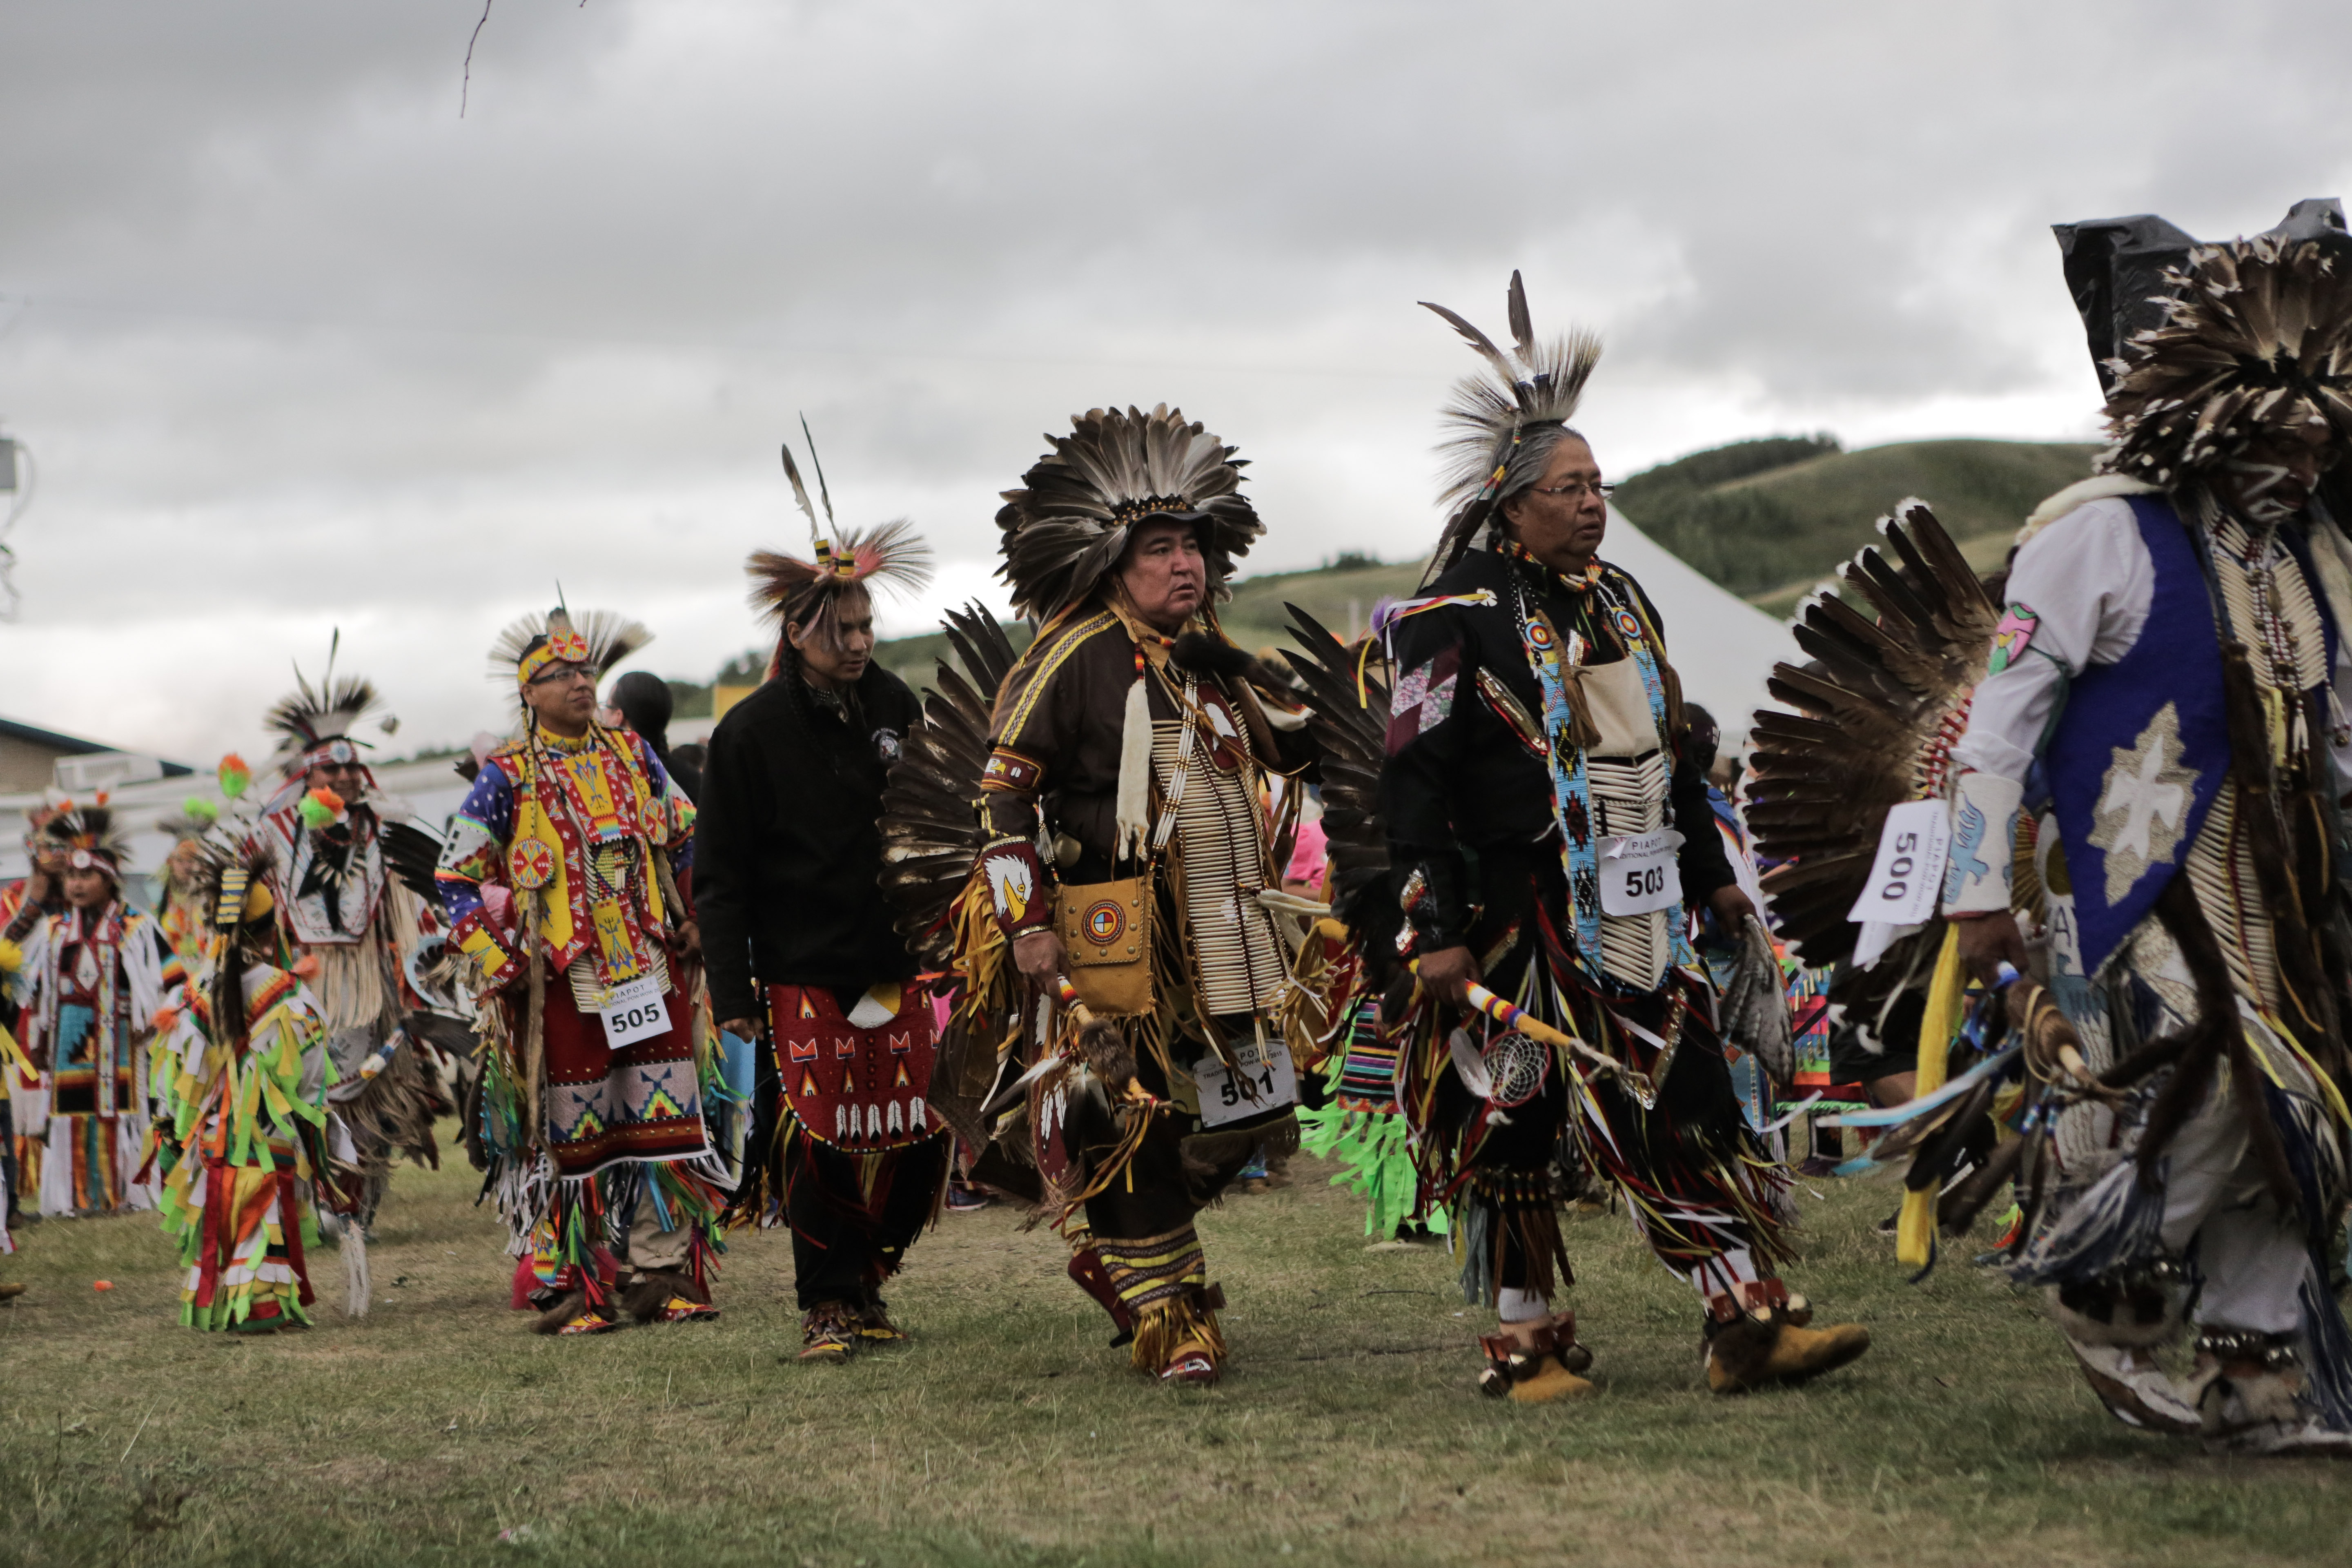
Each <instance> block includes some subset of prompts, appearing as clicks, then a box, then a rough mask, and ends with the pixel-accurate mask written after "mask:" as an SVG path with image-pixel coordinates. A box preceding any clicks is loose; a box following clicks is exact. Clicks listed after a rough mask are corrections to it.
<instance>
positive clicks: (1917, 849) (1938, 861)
mask: <svg viewBox="0 0 2352 1568" xmlns="http://www.w3.org/2000/svg"><path fill="white" fill-rule="evenodd" d="M1951 850H1952V815H1951V808H1950V807H1948V806H1947V805H1945V804H1944V803H1943V802H1942V801H1940V800H1913V801H1906V802H1904V803H1903V804H1902V805H1896V806H1890V807H1888V808H1887V812H1886V826H1885V827H1883V828H1881V829H1880V830H1879V834H1878V855H1877V858H1875V859H1874V861H1872V863H1871V868H1870V880H1869V881H1868V882H1866V883H1864V885H1863V889H1862V896H1861V897H1859V898H1857V899H1855V900H1854V901H1853V909H1852V910H1848V911H1847V912H1846V919H1848V920H1850V921H1878V922H1880V923H1882V924H1885V925H1917V924H1919V923H1921V922H1922V921H1928V920H1932V919H1934V918H1935V914H1936V900H1937V897H1938V896H1939V895H1941V893H1942V892H1943V889H1944V863H1945V862H1946V861H1947V860H1948V859H1949V858H1951Z"/></svg>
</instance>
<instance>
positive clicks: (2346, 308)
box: [2101, 230, 2352, 489]
mask: <svg viewBox="0 0 2352 1568" xmlns="http://www.w3.org/2000/svg"><path fill="white" fill-rule="evenodd" d="M2165 280H2166V282H2167V283H2168V286H2169V287H2170V289H2171V293H2170V295H2169V297H2168V298H2167V299H2165V300H2163V307H2164V319H2163V320H2162V321H2160V322H2158V324H2157V325H2155V326H2152V327H2149V328H2147V329H2145V330H2143V331H2139V332H2137V333H2135V334H2133V335H2132V337H2131V338H2130V339H2129V340H2128V341H2127V342H2126V343H2125V345H2124V349H2123V353H2121V354H2120V355H2118V356H2117V358H2116V360H2115V361H2113V362H2111V363H2110V365H2109V368H2110V369H2111V370H2113V372H2114V373H2115V377H2116V379H2115V381H2114V383H2113V384H2112V385H2111V386H2110V387H2109V388H2108V391H2107V431H2108V434H2109V436H2110V437H2112V438H2113V441H2114V445H2113V446H2112V447H2110V448H2109V450H2108V451H2107V452H2106V453H2105V456H2104V457H2103V458H2101V466H2102V467H2103V468H2105V469H2106V470H2108V471H2109V472H2112V473H2120V474H2128V475H2131V476H2132V477H2134V478H2136V479H2145V480H2147V481H2148V482H2149V483H2151V484H2154V485H2158V486H2159V487H2162V488H2164V489H2173V488H2176V487H2177V486H2179V484H2180V483H2181V482H2182V481H2183V480H2185V479H2189V477H2191V476H2194V475H2199V474H2203V473H2208V472H2210V471H2212V470H2215V469H2217V468H2221V467H2222V466H2223V465H2224V464H2226V463H2228V462H2229V461H2230V460H2231V458H2236V457H2238V456H2239V455H2241V454H2242V453H2243V452H2244V451H2245V449H2246V448H2247V447H2248V446H2249V445H2250V444H2252V443H2254V442H2256V441H2259V440H2261V439H2262V438H2263V437H2266V436H2276V435H2283V434H2285V433H2287V432H2289V431H2292V430H2294V429H2297V428H2300V427H2307V426H2326V428H2327V429H2328V430H2330V431H2331V432H2332V433H2333V437H2334V439H2335V440H2336V441H2337V442H2339V443H2340V442H2342V441H2345V440H2347V439H2352V239H2347V237H2345V236H2344V235H2343V234H2342V232H2341V231H2340V230H2336V231H2333V232H2331V233H2329V234H2327V235H2326V236H2324V237H2319V238H2309V239H2297V238H2293V237H2288V236H2286V235H2284V234H2279V233H2272V234H2263V235H2257V236H2255V237H2253V238H2252V239H2239V240H2231V241H2228V242H2226V243H2223V244H2220V245H2203V246H2199V247H2196V248H2195V249H2193V250H2191V251H2189V258H2188V260H2187V262H2186V264H2185V265H2183V266H2181V267H2179V268H2172V269H2170V270H2168V272H2167V273H2166V274H2165Z"/></svg>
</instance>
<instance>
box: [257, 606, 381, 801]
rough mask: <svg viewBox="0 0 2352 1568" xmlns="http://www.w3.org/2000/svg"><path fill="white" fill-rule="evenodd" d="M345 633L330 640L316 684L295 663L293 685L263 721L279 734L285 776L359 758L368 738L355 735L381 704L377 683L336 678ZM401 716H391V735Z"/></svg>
mask: <svg viewBox="0 0 2352 1568" xmlns="http://www.w3.org/2000/svg"><path fill="white" fill-rule="evenodd" d="M342 640H343V635H342V633H341V631H338V632H336V633H335V635H334V638H333V640H332V641H331V642H330V643H329V644H328V645H327V670H326V673H325V674H324V675H322V676H320V678H319V683H318V684H317V685H316V686H313V685H312V684H311V683H310V677H309V676H306V675H304V674H303V673H302V667H301V666H300V665H299V664H298V665H296V666H295V667H294V689H293V690H291V691H289V692H288V693H287V694H286V695H285V696H283V697H281V698H279V699H278V702H277V705H276V706H275V707H273V708H271V709H270V710H269V712H268V716H267V717H266V718H265V719H264V720H263V722H264V723H266V724H268V726H269V728H270V729H272V730H274V731H277V732H278V737H279V740H278V755H277V757H276V758H275V759H273V760H275V761H276V762H278V764H279V766H280V768H281V770H282V771H283V772H284V773H285V776H286V777H288V778H289V779H299V778H300V777H301V776H302V775H303V774H305V773H309V772H310V770H311V769H312V768H314V767H317V766H319V765H320V763H356V762H358V761H360V748H361V747H362V746H365V745H367V744H368V742H365V741H362V740H357V739H354V738H353V737H352V731H353V730H356V729H358V728H359V722H360V720H361V719H362V717H363V716H365V715H366V714H368V713H370V712H372V711H373V710H375V709H377V708H379V707H381V706H382V705H383V702H382V699H380V698H378V697H377V696H376V690H375V687H374V685H373V683H371V682H369V681H367V680H365V679H360V678H358V677H355V676H345V677H344V678H343V679H341V680H338V679H335V654H336V651H337V650H338V649H339V648H341V646H342ZM398 722H399V721H397V720H394V719H392V718H390V717H387V718H386V719H385V720H384V721H383V729H384V732H385V733H386V734H390V733H391V732H392V731H393V730H394V729H395V728H396V727H397V726H398Z"/></svg>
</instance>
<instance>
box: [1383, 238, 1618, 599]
mask: <svg viewBox="0 0 2352 1568" xmlns="http://www.w3.org/2000/svg"><path fill="white" fill-rule="evenodd" d="M1421 303H1422V306H1423V309H1426V310H1434V311H1436V312H1437V313H1438V314H1439V315H1441V316H1443V317H1444V318H1445V320H1446V321H1449V322H1450V323H1452V325H1453V327H1454V331H1457V332H1460V333H1461V334H1462V336H1463V338H1464V339H1465V341H1466V342H1468V343H1469V344H1470V346H1471V347H1472V348H1473V349H1475V350H1476V351H1477V353H1478V357H1479V358H1481V359H1483V360H1485V361H1486V365H1487V372H1488V374H1481V375H1466V376H1464V377H1463V378H1462V379H1461V380H1460V381H1458V382H1456V383H1455V384H1454V395H1453V397H1452V398H1451V399H1450V400H1449V401H1448V402H1447V403H1446V405H1445V408H1444V424H1445V427H1446V430H1447V431H1448V435H1447V437H1446V438H1445V439H1444V441H1443V442H1441V443H1439V445H1438V448H1437V450H1438V453H1439V455H1440V456H1441V457H1443V458H1444V461H1445V472H1444V484H1443V487H1442V488H1441V489H1440V490H1439V492H1438V500H1439V501H1440V502H1441V503H1442V504H1443V505H1444V506H1445V507H1446V508H1447V509H1449V514H1450V515H1448V517H1447V518H1446V520H1445V531H1444V533H1443V534H1442V535H1440V536H1439V539H1438V545H1437V552H1436V555H1435V556H1434V557H1433V559H1432V561H1431V563H1430V569H1429V574H1428V575H1429V577H1430V578H1431V579H1434V578H1435V577H1437V576H1438V575H1439V574H1442V573H1444V571H1445V570H1446V569H1447V568H1448V567H1450V566H1452V565H1453V564H1454V563H1455V562H1456V561H1459V560H1460V559H1461V558H1462V554H1463V552H1465V551H1466V550H1468V549H1469V548H1470V545H1471V542H1473V541H1474V540H1475V539H1476V537H1477V535H1478V531H1479V530H1480V529H1481V528H1482V527H1484V526H1485V525H1486V524H1487V523H1488V522H1490V521H1493V520H1494V518H1495V516H1496V507H1497V506H1498V505H1500V503H1501V502H1503V501H1504V500H1507V499H1508V498H1509V497H1511V496H1514V495H1517V493H1518V492H1519V491H1521V490H1523V489H1527V488H1528V487H1529V486H1530V485H1532V484H1534V483H1535V482H1536V480H1537V479H1540V478H1542V477H1543V471H1544V468H1545V467H1546V465H1548V464H1549V463H1550V461H1551V451H1552V448H1553V447H1555V446H1557V445H1559V438H1560V437H1562V436H1563V435H1566V434H1567V433H1568V422H1569V420H1570V419H1571V418H1573V417H1574V416H1575V414H1576V405H1578V404H1579V403H1580V402H1582V401H1583V398H1584V384H1585V383H1586V382H1588V381H1590V380H1591V379H1592V367H1593V366H1594V365H1596V364H1598V363H1601V339H1600V337H1599V336H1598V335H1597V334H1595V333H1593V332H1590V331H1585V330H1583V329H1582V328H1577V329H1574V330H1571V331H1570V332H1569V333H1568V334H1567V335H1566V336H1564V337H1559V338H1554V339H1553V340H1552V341H1551V342H1548V343H1539V342H1537V341H1536V330H1535V322H1534V321H1533V320H1532V318H1530V317H1529V315H1528V291H1527V289H1526V287H1525V286H1524V285H1523V284H1521V283H1520V281H1519V275H1518V274H1517V272H1513V273H1512V274H1511V288H1510V294H1509V299H1508V301H1507V304H1508V309H1509V311H1510V320H1511V350H1510V352H1509V353H1505V352H1504V351H1503V350H1502V349H1500V348H1498V347H1496V343H1495V341H1494V340H1493V339H1492V338H1489V337H1488V336H1487V335H1486V333H1484V332H1482V331H1479V330H1478V329H1477V328H1475V327H1474V326H1472V325H1471V324H1470V323H1469V322H1468V321H1464V320H1463V319H1462V318H1461V317H1460V316H1458V315H1456V314H1454V312H1453V311H1452V310H1447V309H1446V308H1445V307H1444V306H1443V305H1433V304H1431V303H1430V302H1429V301H1428V300H1423V301H1422V302H1421Z"/></svg>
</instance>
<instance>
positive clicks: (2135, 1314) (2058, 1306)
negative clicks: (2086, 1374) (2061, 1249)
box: [2042, 1285, 2180, 1350]
mask: <svg viewBox="0 0 2352 1568" xmlns="http://www.w3.org/2000/svg"><path fill="white" fill-rule="evenodd" d="M2062 1289H2063V1291H2064V1294H2066V1295H2068V1296H2073V1297H2074V1299H2075V1301H2076V1303H2077V1304H2076V1305H2075V1306H2072V1307H2070V1306H2068V1305H2067V1304H2066V1303H2065V1302H2064V1301H2063V1300H2060V1292H2061V1290H2062ZM2042 1299H2043V1301H2044V1302H2045V1303H2046V1304H2047V1306H2048V1307H2049V1309H2050V1316H2051V1319H2052V1320H2053V1321H2054V1322H2056V1323H2057V1325H2058V1329H2059V1331H2060V1332H2061V1333H2063V1334H2064V1335H2065V1336H2066V1337H2067V1338H2068V1339H2070V1340H2073V1341H2074V1342H2075V1343H2077V1344H2084V1345H2118V1346H2124V1347H2126V1348H2130V1349H2148V1350H2152V1349H2156V1348H2158V1347H2160V1346H2163V1345H2168V1344H2170V1343H2171V1342H2173V1341H2174V1340H2176V1339H2178V1338H2179V1335H2180V1298H2179V1294H2178V1293H2177V1292H2174V1291H2170V1290H2163V1291H2153V1292H2146V1291H2135V1292H2133V1294H2132V1295H2131V1296H2129V1297H2126V1296H2124V1295H2123V1294H2122V1293H2121V1292H2120V1291H2117V1290H2116V1289H2113V1288H2111V1287H2105V1286H2084V1287H2080V1288H2075V1287H2060V1286H2055V1285H2053V1286H2048V1287H2045V1288H2044V1289H2043V1291H2042ZM2151 1313H2154V1314H2156V1315H2154V1316H2151Z"/></svg>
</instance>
